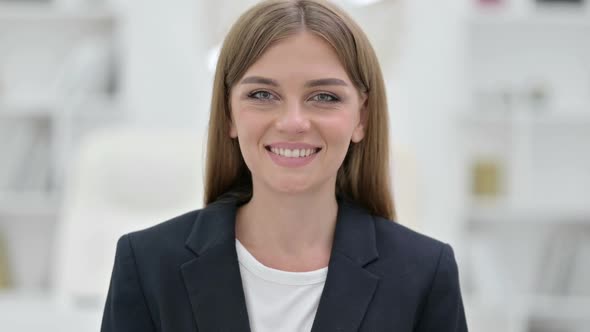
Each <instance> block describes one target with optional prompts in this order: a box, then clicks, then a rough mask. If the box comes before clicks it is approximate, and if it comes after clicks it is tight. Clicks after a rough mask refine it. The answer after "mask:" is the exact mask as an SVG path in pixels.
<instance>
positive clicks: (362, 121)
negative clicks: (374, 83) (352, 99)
mask: <svg viewBox="0 0 590 332" xmlns="http://www.w3.org/2000/svg"><path fill="white" fill-rule="evenodd" d="M361 98H362V99H361V101H362V103H361V105H362V106H361V109H360V114H359V115H360V116H359V123H358V124H357V125H356V127H355V128H354V131H353V132H352V137H351V139H350V140H351V141H352V142H353V143H358V142H360V141H362V139H363V138H364V137H365V128H366V127H367V120H368V117H369V116H368V113H369V112H368V109H367V105H368V101H367V99H368V98H367V94H366V93H363V94H362V96H361Z"/></svg>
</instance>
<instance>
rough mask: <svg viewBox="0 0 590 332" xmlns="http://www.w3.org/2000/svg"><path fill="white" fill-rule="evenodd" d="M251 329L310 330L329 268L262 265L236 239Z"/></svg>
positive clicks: (267, 331)
mask: <svg viewBox="0 0 590 332" xmlns="http://www.w3.org/2000/svg"><path fill="white" fill-rule="evenodd" d="M236 251H237V254H238V261H239V263H240V274H241V276H242V285H243V288H244V295H245V297H246V307H247V309H248V317H249V319H250V329H251V330H252V332H276V331H281V332H305V331H311V326H312V324H313V320H314V318H315V314H316V311H317V309H318V304H319V302H320V296H321V295H322V290H323V289H324V283H325V282H326V276H327V275H328V267H324V268H321V269H319V270H315V271H309V272H287V271H281V270H276V269H273V268H270V267H268V266H265V265H262V263H260V262H259V261H257V260H256V258H254V256H252V254H250V252H248V250H246V248H245V247H244V246H243V245H242V244H241V243H240V241H238V239H236Z"/></svg>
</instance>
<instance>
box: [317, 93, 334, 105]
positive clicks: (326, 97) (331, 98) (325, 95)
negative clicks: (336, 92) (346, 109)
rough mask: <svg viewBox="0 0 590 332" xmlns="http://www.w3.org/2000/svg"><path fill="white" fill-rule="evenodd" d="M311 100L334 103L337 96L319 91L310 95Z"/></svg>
mask: <svg viewBox="0 0 590 332" xmlns="http://www.w3.org/2000/svg"><path fill="white" fill-rule="evenodd" d="M312 100H313V101H319V102H321V103H334V102H337V101H339V100H340V99H338V97H336V96H333V95H331V94H328V93H320V94H317V95H315V96H313V97H312Z"/></svg>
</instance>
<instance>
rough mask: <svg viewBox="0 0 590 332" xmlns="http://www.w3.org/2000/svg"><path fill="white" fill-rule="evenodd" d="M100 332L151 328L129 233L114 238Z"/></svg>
mask: <svg viewBox="0 0 590 332" xmlns="http://www.w3.org/2000/svg"><path fill="white" fill-rule="evenodd" d="M100 330H101V332H135V331H137V332H139V331H141V332H149V331H155V328H154V324H153V321H152V318H151V316H150V313H149V309H148V306H147V303H146V300H145V296H144V293H143V290H142V288H141V285H140V280H139V274H138V272H137V265H136V262H135V255H134V253H133V248H132V246H131V240H130V238H129V235H124V236H122V237H121V238H120V239H119V241H118V242H117V252H116V255H115V264H114V267H113V273H112V276H111V283H110V286H109V292H108V294H107V300H106V304H105V308H104V314H103V317H102V327H101V329H100Z"/></svg>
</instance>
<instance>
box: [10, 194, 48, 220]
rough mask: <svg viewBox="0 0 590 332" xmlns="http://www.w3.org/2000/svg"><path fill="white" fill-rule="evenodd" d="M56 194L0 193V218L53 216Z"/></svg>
mask: <svg viewBox="0 0 590 332" xmlns="http://www.w3.org/2000/svg"><path fill="white" fill-rule="evenodd" d="M57 210H58V198H57V195H56V194H50V193H45V192H20V193H19V192H14V193H10V192H0V216H43V217H45V216H54V215H56V214H57Z"/></svg>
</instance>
